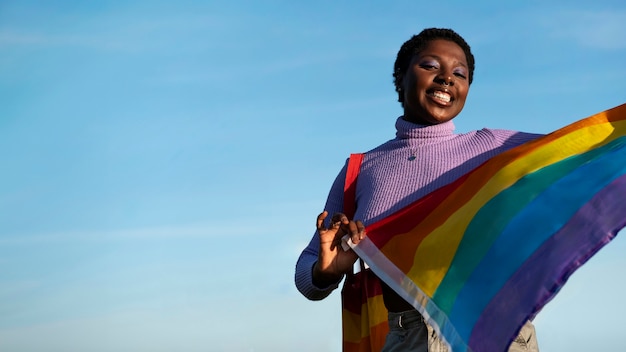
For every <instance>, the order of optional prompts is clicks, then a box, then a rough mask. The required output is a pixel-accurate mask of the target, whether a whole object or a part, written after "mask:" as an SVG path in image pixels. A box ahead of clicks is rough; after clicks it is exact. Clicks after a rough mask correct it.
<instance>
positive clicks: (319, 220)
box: [315, 210, 328, 231]
mask: <svg viewBox="0 0 626 352" xmlns="http://www.w3.org/2000/svg"><path fill="white" fill-rule="evenodd" d="M327 216H328V212H327V211H326V210H324V211H323V212H322V213H321V214H320V215H318V216H317V222H316V223H315V228H317V230H318V231H322V230H325V228H324V219H326V217H327Z"/></svg>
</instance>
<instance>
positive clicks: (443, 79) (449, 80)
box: [435, 75, 454, 86]
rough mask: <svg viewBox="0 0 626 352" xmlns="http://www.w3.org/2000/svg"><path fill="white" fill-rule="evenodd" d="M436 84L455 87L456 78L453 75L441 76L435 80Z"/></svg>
mask: <svg viewBox="0 0 626 352" xmlns="http://www.w3.org/2000/svg"><path fill="white" fill-rule="evenodd" d="M435 82H436V83H439V84H442V85H444V86H453V85H454V78H453V76H452V75H439V76H437V77H436V78H435Z"/></svg>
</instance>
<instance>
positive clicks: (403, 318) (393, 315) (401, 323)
mask: <svg viewBox="0 0 626 352" xmlns="http://www.w3.org/2000/svg"><path fill="white" fill-rule="evenodd" d="M388 319H389V329H390V330H404V329H410V328H414V327H417V326H420V325H424V318H423V317H422V315H421V314H420V313H419V312H418V311H416V310H408V311H406V312H389V313H388Z"/></svg>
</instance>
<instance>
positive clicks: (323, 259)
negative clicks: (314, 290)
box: [313, 211, 365, 287]
mask: <svg viewBox="0 0 626 352" xmlns="http://www.w3.org/2000/svg"><path fill="white" fill-rule="evenodd" d="M327 216H328V212H327V211H323V212H322V213H321V214H320V215H318V217H317V232H318V234H319V238H320V247H319V251H318V257H317V263H315V266H314V267H313V283H314V284H315V285H316V286H318V287H327V286H329V285H332V284H334V283H336V282H338V281H339V280H340V279H341V277H342V276H343V275H344V274H346V273H348V272H350V271H352V267H353V265H354V263H355V262H356V260H357V259H358V256H357V255H356V253H355V252H354V251H353V250H352V249H349V250H347V251H345V250H344V249H343V248H342V246H341V239H342V238H343V237H344V236H345V235H346V234H348V235H350V238H351V239H352V242H353V243H354V244H358V243H359V241H361V240H362V239H363V238H364V237H365V226H363V223H362V222H361V221H350V220H348V217H347V216H345V215H344V214H341V213H337V214H335V215H333V217H332V219H331V222H330V227H329V228H326V227H324V220H325V219H326V217H327Z"/></svg>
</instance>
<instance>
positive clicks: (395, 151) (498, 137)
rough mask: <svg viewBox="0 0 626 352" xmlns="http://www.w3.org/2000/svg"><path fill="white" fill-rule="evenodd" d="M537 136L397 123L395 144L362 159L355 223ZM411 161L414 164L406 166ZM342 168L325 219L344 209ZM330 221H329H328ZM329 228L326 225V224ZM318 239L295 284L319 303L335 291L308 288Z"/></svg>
mask: <svg viewBox="0 0 626 352" xmlns="http://www.w3.org/2000/svg"><path fill="white" fill-rule="evenodd" d="M539 136H541V135H539V134H531V133H523V132H516V131H508V130H492V129H482V130H479V131H472V132H468V133H463V134H455V133H454V124H453V123H452V121H448V122H445V123H442V124H439V125H432V126H424V125H417V124H414V123H411V122H407V121H405V120H403V119H402V118H401V117H400V118H398V120H397V121H396V138H394V139H392V140H389V141H387V142H385V143H383V144H381V145H380V146H378V147H376V148H374V149H372V150H370V151H369V152H367V153H366V155H365V158H364V160H363V164H362V165H361V172H360V174H359V178H358V181H357V189H356V202H357V210H356V214H355V217H354V218H355V219H356V220H361V221H363V223H364V224H365V225H366V226H367V225H368V224H372V223H374V222H376V221H378V220H380V219H383V218H385V217H386V216H388V215H390V214H392V213H394V212H395V211H397V210H399V209H401V208H403V207H405V206H407V205H409V204H410V203H412V202H414V201H416V200H418V199H420V198H421V197H423V196H424V195H426V194H428V193H430V192H432V191H434V190H435V189H437V188H439V187H442V186H444V185H446V184H448V183H450V182H453V181H454V180H456V179H457V178H459V177H460V176H462V175H464V174H465V173H467V172H469V171H470V170H472V169H474V168H476V167H477V166H478V165H480V164H482V163H483V162H484V161H486V160H487V159H489V158H491V157H493V156H495V155H496V154H499V153H501V152H503V151H505V150H507V149H510V148H512V147H515V146H518V145H520V144H523V143H525V142H528V141H530V140H533V139H535V138H537V137H539ZM411 155H414V156H415V159H414V160H409V157H410V156H411ZM346 167H347V163H346V165H344V167H343V168H342V170H341V172H339V175H337V178H336V179H335V182H334V183H333V185H332V188H331V189H330V193H329V195H328V199H327V200H326V207H325V208H324V209H326V210H327V211H328V213H329V214H330V215H332V214H334V213H337V212H341V210H342V208H343V185H344V180H345V176H346ZM329 218H330V216H329V217H328V219H329ZM328 219H327V220H328ZM326 225H327V226H328V224H326ZM318 236H319V235H318V234H317V232H315V234H314V235H313V238H312V239H311V242H310V243H309V245H308V246H307V247H306V248H305V249H304V251H302V254H301V255H300V258H299V259H298V262H297V264H296V273H295V282H296V287H297V288H298V290H299V291H300V292H301V293H302V294H303V295H304V296H305V297H307V298H308V299H311V300H320V299H323V298H325V297H326V296H328V295H329V294H330V293H331V292H332V291H333V290H334V289H336V288H337V287H338V286H339V283H340V281H341V280H340V281H339V282H337V283H335V284H334V285H331V286H329V287H316V286H315V285H313V279H312V269H313V266H314V265H315V262H316V261H317V252H318V249H319V237H318Z"/></svg>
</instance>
